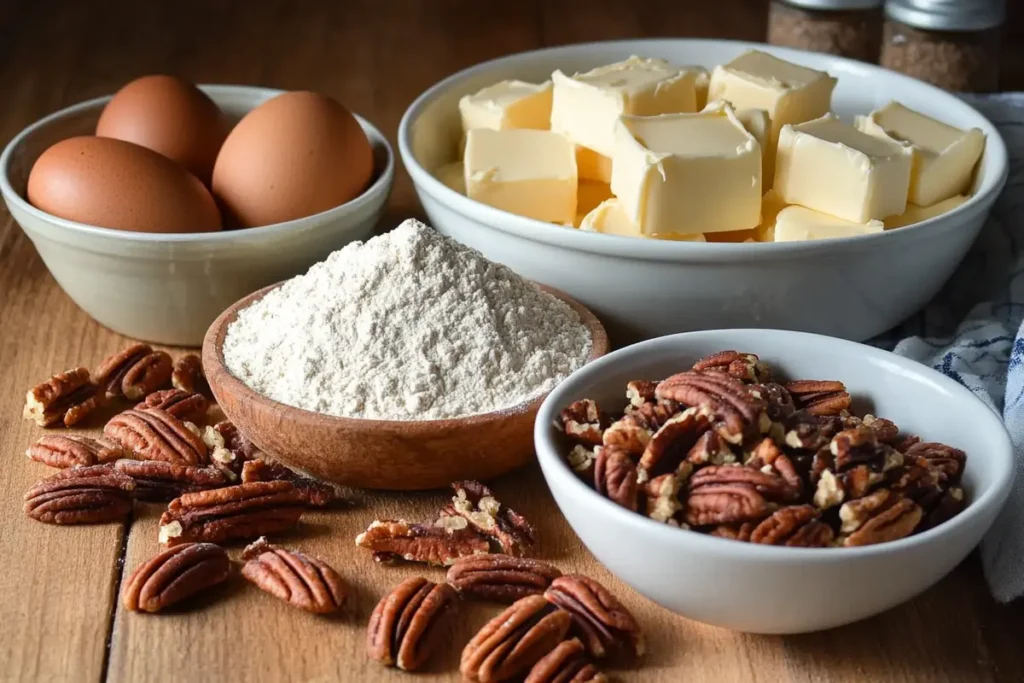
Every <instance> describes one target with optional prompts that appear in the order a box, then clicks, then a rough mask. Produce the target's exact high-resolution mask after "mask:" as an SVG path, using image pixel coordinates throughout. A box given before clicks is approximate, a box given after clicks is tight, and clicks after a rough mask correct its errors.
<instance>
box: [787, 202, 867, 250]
mask: <svg viewBox="0 0 1024 683" xmlns="http://www.w3.org/2000/svg"><path fill="white" fill-rule="evenodd" d="M884 229H885V228H884V226H883V225H882V221H868V222H867V223H853V222H851V221H845V220H843V219H842V218H836V217H835V216H829V215H828V214H825V213H821V212H820V211H812V210H811V209H808V208H805V207H803V206H787V207H786V208H784V209H783V210H782V211H779V214H778V216H776V217H775V241H776V242H801V241H805V240H827V239H833V238H836V237H854V236H856V235H870V234H871V233H875V232H882V230H884Z"/></svg>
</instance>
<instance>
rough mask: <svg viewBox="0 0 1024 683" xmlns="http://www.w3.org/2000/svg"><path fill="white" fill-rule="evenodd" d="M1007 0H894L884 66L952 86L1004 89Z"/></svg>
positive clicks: (887, 17) (887, 5)
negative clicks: (1001, 74)
mask: <svg viewBox="0 0 1024 683" xmlns="http://www.w3.org/2000/svg"><path fill="white" fill-rule="evenodd" d="M1005 15H1006V11H1005V6H1004V2H1003V0H888V1H887V2H886V3H885V26H884V28H883V37H882V56H881V64H882V66H884V67H886V68H889V69H892V70H894V71H899V72H902V73H905V74H907V75H909V76H913V77H914V78H919V79H921V80H922V81H927V82H928V83H931V84H933V85H937V86H939V87H940V88H945V89H946V90H953V91H958V92H993V91H994V90H996V89H997V88H998V87H999V48H1000V39H1001V36H1002V25H1003V20H1004V18H1005Z"/></svg>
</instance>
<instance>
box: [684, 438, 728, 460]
mask: <svg viewBox="0 0 1024 683" xmlns="http://www.w3.org/2000/svg"><path fill="white" fill-rule="evenodd" d="M686 461H687V462H689V463H690V464H692V465H695V466H697V467H701V466H703V465H730V464H732V463H734V462H736V454H735V453H733V451H732V449H731V448H730V447H729V444H728V443H726V441H725V439H723V438H722V437H721V435H719V433H718V432H715V431H706V432H704V433H703V434H701V435H700V438H699V439H697V443H695V444H693V447H692V448H691V449H690V450H689V451H688V452H687V453H686Z"/></svg>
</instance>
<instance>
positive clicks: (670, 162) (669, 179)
mask: <svg viewBox="0 0 1024 683" xmlns="http://www.w3.org/2000/svg"><path fill="white" fill-rule="evenodd" d="M611 187H612V192H613V193H614V194H615V196H616V197H618V198H619V200H620V201H621V203H622V207H623V209H624V210H625V212H626V214H627V216H629V219H630V220H631V221H632V222H633V223H635V224H636V225H638V226H639V228H640V232H641V233H643V234H645V235H653V234H658V233H685V234H696V233H707V232H722V231H728V230H747V229H750V228H753V227H755V226H757V224H758V223H759V222H760V217H761V148H760V146H759V145H758V144H757V140H755V139H754V137H753V136H752V135H751V134H750V133H748V132H747V131H746V129H745V128H744V127H743V124H741V123H740V122H739V120H738V119H737V118H736V115H735V114H734V113H733V110H732V107H730V106H728V105H727V104H724V103H723V104H720V105H719V106H718V107H717V108H714V109H712V108H710V107H709V108H707V109H705V110H704V111H702V112H700V113H696V114H662V115H660V116H623V117H621V118H620V119H619V122H618V124H617V125H616V146H615V154H614V155H613V156H612V183H611Z"/></svg>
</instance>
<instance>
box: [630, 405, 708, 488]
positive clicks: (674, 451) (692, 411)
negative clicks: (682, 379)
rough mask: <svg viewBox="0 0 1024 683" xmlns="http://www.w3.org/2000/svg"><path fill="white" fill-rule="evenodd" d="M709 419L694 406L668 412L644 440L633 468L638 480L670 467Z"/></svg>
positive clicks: (679, 459)
mask: <svg viewBox="0 0 1024 683" xmlns="http://www.w3.org/2000/svg"><path fill="white" fill-rule="evenodd" d="M710 426H711V422H710V421H709V420H708V418H707V416H705V415H704V414H702V413H701V412H699V411H698V410H697V409H696V408H689V409H687V410H684V411H683V412H681V413H679V414H678V415H674V416H672V417H671V418H670V419H669V420H668V421H666V422H665V424H663V425H662V426H661V428H660V429H659V430H658V431H657V432H655V433H654V435H653V436H652V437H651V438H650V440H649V441H648V442H647V447H646V448H644V452H643V455H642V456H641V457H640V462H639V463H638V465H637V472H638V476H639V478H640V481H646V480H647V479H649V478H651V477H657V476H659V475H661V474H666V473H668V472H672V471H674V470H675V469H676V468H677V467H678V466H679V464H680V463H681V462H682V461H683V460H684V459H685V458H687V455H688V453H689V452H690V450H691V449H692V448H693V447H694V446H695V445H696V443H697V440H698V439H699V438H700V436H701V434H703V433H704V432H705V431H707V430H708V429H709V428H710Z"/></svg>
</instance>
